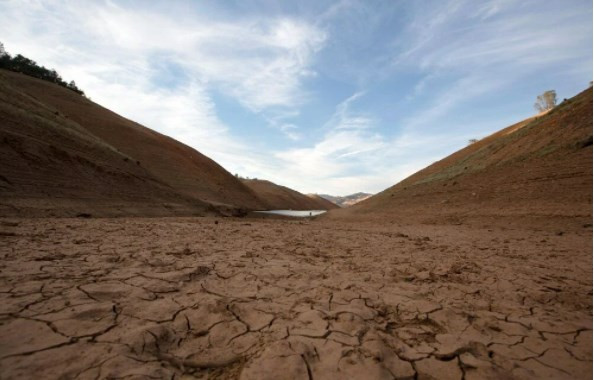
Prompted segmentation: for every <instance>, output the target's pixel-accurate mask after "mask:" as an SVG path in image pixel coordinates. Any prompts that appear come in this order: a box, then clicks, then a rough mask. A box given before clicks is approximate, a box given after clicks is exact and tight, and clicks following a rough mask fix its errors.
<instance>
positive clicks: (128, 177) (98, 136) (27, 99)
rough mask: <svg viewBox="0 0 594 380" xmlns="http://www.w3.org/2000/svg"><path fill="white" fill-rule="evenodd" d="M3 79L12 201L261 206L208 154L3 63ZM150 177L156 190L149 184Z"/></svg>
mask: <svg viewBox="0 0 594 380" xmlns="http://www.w3.org/2000/svg"><path fill="white" fill-rule="evenodd" d="M0 85H1V87H0V96H2V100H3V104H2V108H1V112H2V114H1V115H0V117H1V118H2V125H1V126H0V128H1V131H2V135H3V139H4V140H3V141H4V144H3V146H2V157H3V159H2V166H1V167H0V175H2V176H4V177H3V178H4V180H2V186H3V187H2V191H3V192H4V193H5V197H11V199H13V201H14V200H15V199H16V198H18V197H20V196H22V197H29V198H31V197H33V198H36V199H38V200H39V201H40V202H41V199H42V198H44V197H51V198H56V199H65V198H72V199H80V200H81V202H83V203H84V202H85V201H84V200H85V199H87V198H94V197H96V196H99V195H101V198H102V199H103V198H106V199H107V198H109V199H120V198H122V197H123V198H126V200H125V202H129V201H131V200H136V199H143V198H145V200H148V199H153V198H154V197H157V198H158V199H162V198H163V197H164V198H163V199H168V200H174V199H180V200H181V199H185V201H183V202H182V203H188V202H189V204H192V205H196V204H199V205H201V206H200V208H204V205H205V204H206V203H213V204H215V205H223V206H225V207H244V208H253V209H257V208H261V206H262V205H261V204H260V201H259V200H258V198H257V197H256V195H255V194H254V193H253V192H252V191H251V190H250V189H249V188H247V187H246V186H245V185H243V184H242V183H241V182H240V181H239V180H237V179H236V178H235V177H234V176H232V175H231V174H230V173H228V172H227V171H226V170H224V169H223V168H222V167H221V166H220V165H218V164H217V163H215V162H214V161H212V160H211V159H209V158H208V157H206V156H204V155H202V154H201V153H199V152H197V151H196V150H194V149H192V148H190V147H188V146H186V145H184V144H182V143H180V142H178V141H176V140H174V139H172V138H169V137H167V136H164V135H161V134H159V133H157V132H155V131H152V130H150V129H148V128H146V127H143V126H142V125H140V124H137V123H135V122H132V121H130V120H127V119H125V118H123V117H121V116H119V115H117V114H115V113H113V112H111V111H109V110H107V109H105V108H103V107H101V106H99V105H97V104H95V103H93V102H91V101H89V100H88V99H85V98H84V97H82V96H79V95H78V94H76V93H74V92H72V91H69V90H68V89H65V88H62V87H59V86H57V85H54V84H52V83H49V82H44V81H41V80H38V79H35V78H31V77H27V76H24V75H21V74H17V73H13V72H9V71H5V70H0ZM55 152H60V153H55ZM62 152H65V155H64V153H62ZM60 154H62V155H63V156H60V157H58V158H56V155H60ZM70 156H73V157H74V158H72V157H70ZM72 160H82V161H83V162H84V164H80V163H77V164H73V163H72V162H71V161H72ZM80 165H86V166H85V168H84V169H80V168H79V166H80ZM89 167H93V169H89ZM103 170H114V171H117V172H118V173H119V175H120V176H121V178H120V177H118V179H117V180H115V179H113V178H111V177H105V176H102V175H101V173H102V171H103ZM0 179H2V177H0ZM114 181H116V182H118V183H119V185H115V184H114ZM148 182H150V183H151V184H152V185H151V186H154V187H155V189H152V188H146V186H147V185H146V183H148ZM11 184H12V185H11ZM48 184H49V186H47V185H48ZM36 186H37V187H38V188H37V189H36V188H35V187H36ZM156 188H158V189H159V190H158V191H157V190H156ZM62 189H64V193H62V192H61V191H62ZM139 190H142V191H139ZM153 190H155V191H156V192H155V193H153ZM79 191H80V192H79ZM163 192H164V193H163ZM157 193H158V195H157ZM172 197H173V198H172ZM3 198H4V197H3ZM123 198H122V199H123ZM157 198H155V199H157ZM21 203H22V202H21ZM87 203H88V202H87ZM192 207H194V206H192Z"/></svg>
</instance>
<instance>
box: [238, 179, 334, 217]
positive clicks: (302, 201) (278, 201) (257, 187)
mask: <svg viewBox="0 0 594 380" xmlns="http://www.w3.org/2000/svg"><path fill="white" fill-rule="evenodd" d="M241 181H242V182H243V183H244V184H245V185H246V186H247V187H248V188H250V189H251V190H252V191H253V192H254V193H255V194H256V195H257V196H258V198H259V199H260V200H261V202H262V203H263V204H264V206H265V207H264V209H266V210H331V209H334V208H338V206H337V205H336V204H334V203H332V202H330V201H328V200H326V199H324V198H321V197H319V196H317V195H315V194H314V195H305V194H302V193H300V192H298V191H295V190H293V189H289V188H288V187H285V186H281V185H277V184H275V183H272V182H270V181H265V180H260V179H244V178H242V179H241Z"/></svg>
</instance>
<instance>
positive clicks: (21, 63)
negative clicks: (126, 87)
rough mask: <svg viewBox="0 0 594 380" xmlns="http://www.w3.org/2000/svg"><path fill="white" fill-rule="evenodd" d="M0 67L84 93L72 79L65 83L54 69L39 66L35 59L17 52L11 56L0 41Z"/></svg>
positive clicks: (80, 93)
mask: <svg viewBox="0 0 594 380" xmlns="http://www.w3.org/2000/svg"><path fill="white" fill-rule="evenodd" d="M0 69H6V70H10V71H15V72H17V73H22V74H25V75H28V76H31V77H34V78H38V79H41V80H45V81H48V82H52V83H55V84H57V85H59V86H62V87H65V88H67V89H69V90H72V91H74V92H76V93H77V94H79V95H82V96H84V95H85V93H84V92H83V91H82V90H81V89H80V88H78V87H77V86H76V83H74V81H70V83H66V82H65V81H64V80H63V79H62V77H61V76H60V74H58V72H57V71H56V70H53V69H51V70H50V69H48V68H46V67H45V66H39V65H38V64H37V63H36V62H35V61H33V60H31V59H29V58H27V57H24V56H22V55H20V54H17V55H16V56H15V57H11V56H10V54H8V52H7V51H6V49H5V48H4V44H2V42H0Z"/></svg>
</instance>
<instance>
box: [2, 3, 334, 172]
mask: <svg viewBox="0 0 594 380" xmlns="http://www.w3.org/2000/svg"><path fill="white" fill-rule="evenodd" d="M0 11H1V12H2V13H3V17H2V18H3V22H2V23H0V35H1V36H2V39H3V42H4V43H5V45H6V48H7V50H8V51H10V52H14V53H22V54H24V55H26V56H28V57H30V58H33V59H35V60H37V61H39V62H40V63H42V64H44V65H46V66H49V67H56V68H58V70H59V72H60V73H61V74H62V75H63V77H64V78H66V79H68V80H69V79H72V78H75V79H76V81H77V84H78V86H79V87H81V88H82V89H84V90H85V92H86V93H87V95H88V96H90V97H91V98H92V99H93V100H94V101H96V102H98V103H99V104H102V105H103V106H105V107H107V108H109V109H112V110H114V111H116V112H118V113H120V114H122V115H123V116H125V117H128V118H130V119H132V120H135V121H137V122H139V123H141V124H144V125H146V126H148V127H150V128H153V129H156V130H157V131H159V132H161V133H164V134H166V135H169V136H171V137H174V138H176V139H178V140H180V141H182V142H184V143H186V144H188V145H190V146H193V147H194V148H196V149H198V150H200V151H201V152H202V153H204V154H206V155H208V156H209V157H211V158H213V159H215V160H216V161H218V162H219V163H220V164H222V165H223V166H224V167H226V168H227V169H229V170H230V171H234V172H235V171H236V172H240V173H253V172H258V171H260V170H266V168H267V167H269V166H270V163H268V162H267V160H266V158H264V157H263V155H262V154H261V153H259V152H257V151H255V150H254V148H252V147H249V145H248V144H249V142H246V143H242V142H240V141H239V140H237V139H236V138H233V137H232V134H231V133H230V131H229V129H228V127H227V126H226V125H224V124H223V123H222V122H221V120H220V119H219V117H218V115H217V109H216V105H215V104H214V102H213V100H212V97H211V91H213V90H216V91H220V92H223V93H226V94H227V95H229V96H231V97H233V98H235V99H236V100H237V101H238V102H239V103H240V104H242V105H243V106H244V107H246V108H248V109H249V110H251V111H252V112H256V113H260V112H268V110H269V109H274V110H277V112H279V111H278V110H279V109H281V110H282V109H283V107H284V108H286V109H288V110H293V109H295V108H297V107H298V106H299V105H301V104H302V103H303V102H304V101H305V100H306V99H307V96H308V94H307V93H306V92H305V90H304V89H303V88H302V80H303V79H304V78H309V77H311V76H312V75H315V72H314V71H313V70H312V69H311V67H310V66H311V62H312V59H313V56H314V55H315V54H316V52H318V51H319V50H320V49H322V48H323V46H324V43H325V40H326V35H325V33H324V31H322V30H321V29H319V28H317V27H315V26H313V25H311V24H308V23H307V22H304V21H302V20H296V19H291V18H286V17H280V18H279V17H271V18H260V19H250V18H244V19H242V18H239V19H234V20H233V21H221V20H216V19H210V18H209V16H208V15H199V14H191V15H180V14H176V15H175V17H173V15H171V14H167V13H166V12H165V13H163V12H158V11H156V10H148V9H144V10H143V9H138V8H136V9H127V8H125V7H122V6H119V5H116V4H114V3H112V2H98V3H95V2H93V3H91V2H84V3H81V2H54V3H51V2H46V1H30V2H28V3H27V4H22V3H19V4H16V3H5V4H3V5H0ZM163 64H166V65H173V66H175V68H174V69H173V70H176V71H175V72H174V73H172V74H171V75H170V76H172V77H174V78H173V79H174V80H175V82H176V83H175V84H174V87H173V88H170V87H171V86H169V85H168V84H166V83H161V81H163V80H165V79H167V78H163V76H164V73H163V72H162V71H161V69H162V67H161V66H162V65H163ZM180 78H181V79H182V80H180ZM279 107H280V108H279ZM291 112H293V111H291ZM290 115H291V113H290V112H286V111H285V118H288V117H290ZM278 128H279V129H280V130H281V131H282V132H283V133H285V134H286V135H287V136H288V137H289V138H291V139H298V138H299V133H298V132H297V127H296V126H294V125H293V124H291V123H289V122H287V121H283V122H282V123H280V124H279V126H278ZM238 157H241V159H238Z"/></svg>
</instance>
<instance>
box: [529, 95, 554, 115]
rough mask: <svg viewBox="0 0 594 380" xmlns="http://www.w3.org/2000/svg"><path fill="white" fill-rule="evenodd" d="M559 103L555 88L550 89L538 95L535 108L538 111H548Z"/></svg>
mask: <svg viewBox="0 0 594 380" xmlns="http://www.w3.org/2000/svg"><path fill="white" fill-rule="evenodd" d="M556 105H557V93H556V92H555V90H549V91H545V92H543V93H542V95H538V96H537V97H536V103H534V108H536V110H537V111H538V112H544V111H548V110H550V109H553V108H554V107H555V106H556Z"/></svg>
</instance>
